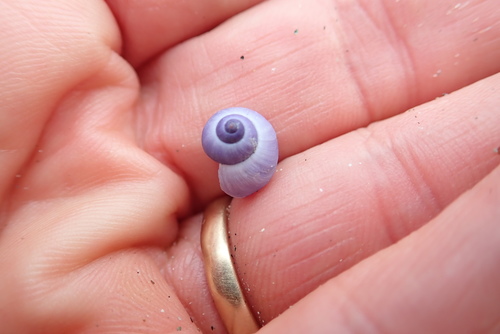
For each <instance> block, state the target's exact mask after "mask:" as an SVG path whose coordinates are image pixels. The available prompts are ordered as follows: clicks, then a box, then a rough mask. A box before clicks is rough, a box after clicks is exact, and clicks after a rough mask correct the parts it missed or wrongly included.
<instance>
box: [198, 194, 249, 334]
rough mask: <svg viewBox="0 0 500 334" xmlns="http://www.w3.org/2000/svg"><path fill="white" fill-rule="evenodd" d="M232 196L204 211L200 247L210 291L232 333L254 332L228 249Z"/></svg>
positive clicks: (227, 327)
mask: <svg viewBox="0 0 500 334" xmlns="http://www.w3.org/2000/svg"><path fill="white" fill-rule="evenodd" d="M229 204H230V198H221V199H218V200H216V201H214V202H213V203H212V204H210V205H209V206H208V207H207V209H206V210H205V212H204V215H203V224H202V227H201V250H202V252H203V260H204V263H205V273H206V276H207V281H208V287H209V289H210V294H211V295H212V298H213V300H214V303H215V307H216V308H217V311H218V312H219V315H220V317H221V319H222V322H223V323H224V326H225V327H226V330H227V331H228V333H230V334H253V333H255V332H257V331H258V330H259V326H258V324H257V322H256V321H255V318H254V316H253V314H252V312H251V311H250V308H249V307H248V304H247V303H246V302H245V298H244V296H243V291H242V290H241V287H240V284H239V282H238V277H237V276H236V271H235V269H234V265H233V262H232V261H231V255H230V252H229V243H228V233H227V217H228V206H229Z"/></svg>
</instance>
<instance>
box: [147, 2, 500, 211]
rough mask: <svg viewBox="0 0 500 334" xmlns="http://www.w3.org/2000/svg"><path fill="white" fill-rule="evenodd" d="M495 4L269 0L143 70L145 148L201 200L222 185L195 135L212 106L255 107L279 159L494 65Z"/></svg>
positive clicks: (446, 89)
mask: <svg viewBox="0 0 500 334" xmlns="http://www.w3.org/2000/svg"><path fill="white" fill-rule="evenodd" d="M423 8H425V10H424V9H423ZM429 13H432V15H431V14H429ZM497 13H498V11H497V10H496V4H495V2H494V1H484V2H476V3H468V4H467V5H466V6H465V5H464V6H462V7H460V6H458V7H457V8H454V7H453V6H451V7H450V6H449V4H448V3H445V2H436V1H430V0H429V1H424V2H419V3H418V4H413V3H411V2H405V1H400V2H396V1H385V2H383V1H364V2H342V3H337V2H325V1H310V2H308V5H307V6H302V5H301V2H298V1H270V2H265V3H263V4H262V5H260V6H256V7H255V8H252V9H251V10H248V11H245V12H244V13H242V14H241V15H239V16H238V19H237V20H236V19H235V20H230V21H228V22H226V23H224V24H222V25H220V26H219V27H217V28H216V29H214V30H213V31H211V32H209V33H207V34H204V35H203V36H200V37H199V38H197V39H194V40H190V41H187V42H185V43H183V44H182V45H179V46H178V47H176V48H174V49H172V50H171V51H170V52H168V53H166V54H165V55H164V56H163V57H161V58H160V59H159V61H158V62H154V63H152V64H151V66H150V67H149V68H148V69H146V70H145V71H143V72H141V81H142V82H143V83H144V90H143V99H142V102H143V103H141V104H140V106H139V111H140V114H141V117H143V118H141V119H140V120H139V122H140V128H141V129H142V133H144V134H147V135H145V137H144V139H143V141H144V145H145V148H146V150H148V151H149V152H151V153H152V154H154V155H155V156H156V157H157V158H158V159H160V160H161V161H163V162H164V163H165V164H168V165H172V166H175V167H176V168H178V169H179V170H180V171H181V172H182V173H183V175H185V177H186V178H187V180H188V182H189V184H190V185H192V187H193V190H194V193H195V194H197V195H198V196H199V197H200V198H201V199H202V201H203V202H206V201H208V200H209V199H212V198H214V197H215V196H219V195H220V194H221V191H220V189H219V186H218V181H217V172H216V169H217V164H216V163H214V162H212V161H211V160H210V159H209V158H208V157H207V156H206V155H205V154H204V152H203V151H202V148H201V145H200V144H201V142H200V137H201V130H202V128H203V125H204V123H205V121H206V120H207V119H208V118H209V116H211V115H212V114H213V113H214V112H215V111H216V110H218V109H221V108H225V107H230V106H245V107H250V108H253V109H255V110H257V111H259V112H261V113H262V114H263V115H264V116H266V117H267V118H268V119H269V120H270V121H271V123H272V124H273V126H274V127H275V128H276V129H277V132H278V140H279V145H280V156H281V159H284V158H286V157H288V156H291V155H293V154H296V153H298V152H301V151H303V150H305V149H308V148H310V147H312V146H314V145H317V144H320V143H323V142H325V141H327V140H329V139H331V138H334V137H337V136H339V135H341V134H343V133H346V132H349V131H352V130H354V129H356V128H359V127H363V126H366V125H368V124H369V123H370V122H372V121H376V120H381V119H385V118H387V117H390V116H392V115H395V114H397V113H401V112H402V111H404V110H406V109H407V108H410V107H413V106H415V105H418V104H420V103H422V102H424V101H428V100H430V99H433V98H434V97H436V96H441V95H442V94H443V93H449V92H451V91H453V90H455V89H457V88H459V87H463V86H465V85H467V84H470V83H472V82H474V81H476V80H478V79H481V78H484V77H485V76H488V75H491V74H493V73H496V72H497V71H498V70H499V69H500V68H499V66H500V65H499V62H498V61H497V59H499V58H500V47H499V45H500V44H499V43H500V40H499V39H498V36H499V35H500V33H499V29H500V27H499V26H498V25H496V22H497V20H498V15H497ZM276 17H280V19H279V20H276ZM295 32H296V33H295ZM242 56H243V57H242ZM242 58H243V59H242Z"/></svg>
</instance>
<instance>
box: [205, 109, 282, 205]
mask: <svg viewBox="0 0 500 334" xmlns="http://www.w3.org/2000/svg"><path fill="white" fill-rule="evenodd" d="M201 141H202V146H203V150H204V151H205V153H206V154H207V155H208V156H209V157H210V158H211V159H213V160H215V161H216V162H218V163H219V183H220V186H221V189H222V190H223V191H224V192H225V193H226V194H228V195H230V196H233V197H245V196H248V195H250V194H253V193H254V192H256V191H257V190H259V189H261V188H262V187H264V186H265V185H266V184H267V183H268V182H269V181H270V180H271V177H272V176H273V174H274V172H275V171H276V165H277V164H278V140H277V138H276V132H275V131H274V128H273V127H272V125H271V124H270V123H269V122H268V121H267V120H266V119H265V118H264V116H262V115H260V114H259V113H257V112H256V111H253V110H251V109H247V108H242V107H233V108H227V109H222V110H220V111H218V112H217V113H215V114H214V115H213V116H212V117H211V118H210V119H209V120H208V121H207V124H206V125H205V127H204V128H203V133H202V138H201Z"/></svg>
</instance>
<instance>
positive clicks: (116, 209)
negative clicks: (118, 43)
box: [0, 1, 195, 333]
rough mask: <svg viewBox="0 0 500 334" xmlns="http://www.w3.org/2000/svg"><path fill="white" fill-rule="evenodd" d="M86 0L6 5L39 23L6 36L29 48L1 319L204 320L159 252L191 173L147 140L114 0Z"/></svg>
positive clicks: (5, 237)
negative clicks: (193, 316)
mask: <svg viewBox="0 0 500 334" xmlns="http://www.w3.org/2000/svg"><path fill="white" fill-rule="evenodd" d="M81 4H82V2H80V1H73V2H70V1H66V2H64V3H62V2H54V3H47V2H44V4H43V8H41V7H40V10H39V11H37V10H35V9H37V8H39V7H38V5H37V4H36V3H32V4H31V7H30V4H29V3H27V2H23V3H22V4H14V5H13V4H9V5H6V4H3V5H2V6H3V9H9V11H7V14H11V15H12V17H13V19H14V21H9V20H8V21H7V22H9V23H10V24H12V25H14V27H17V26H19V27H22V28H23V29H27V30H29V34H28V33H26V34H27V37H26V36H25V37H26V38H27V39H26V40H25V39H24V38H23V37H22V36H20V37H21V38H20V40H19V41H20V42H19V43H17V42H16V40H12V39H9V38H6V39H4V40H3V43H2V45H3V46H4V48H3V50H4V51H5V52H7V55H8V56H12V57H13V58H12V59H14V60H16V61H14V62H13V63H12V66H11V67H10V68H9V70H10V72H9V74H8V75H7V78H8V79H9V81H7V82H6V83H7V88H8V89H9V90H8V93H10V94H7V93H5V91H4V93H5V94H6V95H5V96H7V97H6V101H8V106H9V108H11V109H7V111H6V112H5V113H4V114H3V115H2V117H4V116H5V117H6V118H7V120H8V121H9V122H10V123H8V125H10V126H11V127H12V129H8V130H9V131H10V132H9V133H10V135H12V136H13V137H14V138H13V139H12V140H11V139H10V138H7V137H5V138H7V140H10V141H8V143H12V145H17V146H13V147H15V148H16V149H17V150H19V151H22V152H21V153H20V154H19V156H18V157H15V158H16V159H18V160H16V161H14V163H12V164H11V166H10V167H9V168H11V169H12V172H13V173H14V175H15V174H17V175H19V177H18V178H16V183H15V185H13V186H12V187H11V189H9V190H10V192H9V194H8V196H6V199H5V200H4V201H3V202H2V206H1V208H2V211H1V214H0V217H1V224H2V230H1V236H0V254H1V256H0V267H1V268H2V269H3V270H5V271H6V272H7V271H8V272H9V275H2V276H1V277H0V295H1V296H2V298H0V319H1V320H0V321H1V322H2V331H5V332H9V333H29V332H40V330H42V331H44V332H50V333H69V332H72V331H92V330H96V331H101V332H106V331H108V332H110V331H113V332H116V331H118V332H123V333H127V332H145V331H148V332H151V333H154V332H164V331H165V330H170V331H175V329H176V328H179V327H182V328H184V330H195V327H194V325H193V324H192V323H191V321H190V320H189V317H188V316H187V313H186V312H185V311H184V309H183V307H182V305H181V304H180V302H179V300H178V299H177V298H176V297H175V295H174V294H173V290H172V289H171V287H169V285H168V284H167V283H166V282H165V281H164V280H163V279H161V274H160V269H159V268H158V267H157V266H156V265H155V264H156V262H155V261H156V260H155V257H157V256H158V253H159V254H160V255H161V254H163V256H164V252H163V251H162V249H163V248H164V247H166V246H167V245H168V244H169V243H171V242H172V241H173V240H174V239H175V238H176V231H177V217H178V216H181V215H183V214H185V210H184V207H185V205H186V202H187V189H186V186H185V184H184V182H183V181H182V180H181V178H180V177H179V176H178V175H177V174H175V173H174V172H172V171H170V170H168V169H166V168H165V166H163V165H161V164H160V163H159V162H158V161H156V160H155V159H153V158H152V157H150V156H149V155H147V154H146V153H144V152H143V151H142V150H140V149H139V148H137V146H136V144H135V141H134V140H135V138H134V132H133V128H134V126H133V122H132V120H133V115H132V106H133V105H134V103H135V101H136V98H137V91H138V88H137V87H138V84H137V81H136V79H135V77H134V75H133V72H132V70H131V68H130V67H129V66H128V64H126V63H125V62H124V61H123V59H121V58H120V57H118V56H117V54H116V53H115V52H114V51H113V42H110V41H109V40H108V39H109V38H110V36H111V37H113V36H115V35H114V32H116V31H115V30H113V29H114V26H113V24H112V23H110V22H112V21H110V19H111V16H110V15H109V12H107V8H106V7H105V6H103V5H102V3H101V2H91V1H87V2H85V6H81ZM3 13H4V12H3V11H2V14H3ZM66 18H67V20H66ZM94 18H97V19H98V21H94ZM15 20H18V21H15ZM61 20H62V21H61ZM101 20H104V21H106V20H107V21H108V22H107V23H103V22H101ZM2 22H4V21H2ZM66 25H67V26H68V27H69V28H68V29H67V30H64V29H63V28H64V27H65V26H66ZM106 27H111V28H112V29H111V30H109V29H108V30H106V29H102V30H101V28H106ZM2 31H4V30H2ZM89 32H90V35H89ZM5 34H6V33H4V35H3V37H5V36H6V35H5ZM82 39H85V42H83V43H80V42H81V40H82ZM90 40H91V41H90ZM11 46H12V48H13V49H15V52H14V53H12V54H10V53H8V52H9V50H11ZM22 47H24V48H25V49H22ZM88 47H90V49H88ZM23 50H24V52H28V51H33V52H34V53H32V54H30V56H31V57H33V58H34V59H32V58H29V57H28V56H26V58H25V56H24V54H22V55H18V54H17V53H20V52H22V51H23ZM28 53H29V52H28ZM16 57H20V58H19V59H18V58H16ZM45 70H47V72H45ZM38 71H39V72H38ZM17 78H20V79H17ZM21 79H22V80H21ZM2 80H3V78H2ZM23 80H24V81H23ZM9 85H11V86H9ZM24 85H26V87H25V86H24ZM47 85H48V86H50V87H48V86H47ZM7 116H11V118H12V119H11V118H9V117H7ZM17 117H19V119H18V118H17ZM23 120H24V121H26V120H31V121H33V122H35V121H36V122H38V123H36V124H29V125H27V128H23V127H22V125H23V124H25V123H23ZM1 124H2V126H4V123H1ZM27 130H33V131H35V132H36V133H34V134H33V133H27ZM14 131H18V132H19V133H16V132H14ZM2 135H3V133H2ZM23 136H26V137H27V138H28V139H25V138H23ZM15 139H17V140H19V141H20V142H17V141H16V140H15ZM30 145H31V146H30ZM33 149H34V150H35V151H34V156H33V157H32V159H26V156H27V155H28V154H29V152H28V153H26V152H27V151H29V150H31V151H33ZM22 155H24V156H22ZM23 159H24V160H23ZM16 164H17V166H16ZM20 165H22V166H23V167H22V171H19V170H15V168H20V167H19V166H20ZM2 172H3V170H2ZM6 172H7V171H6ZM145 246H147V247H149V248H144V247H145ZM122 326H123V327H122Z"/></svg>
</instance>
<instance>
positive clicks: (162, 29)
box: [106, 0, 262, 67]
mask: <svg viewBox="0 0 500 334" xmlns="http://www.w3.org/2000/svg"><path fill="white" fill-rule="evenodd" d="M260 1H262V0H245V1H230V2H228V1H220V0H213V1H189V2H182V3H180V2H178V1H162V2H158V1H152V0H146V1H145V0H140V1H126V2H125V1H121V0H107V1H106V2H107V4H108V6H109V7H110V8H111V10H112V11H113V14H114V15H115V18H116V20H117V21H118V24H119V25H120V29H121V33H122V39H123V48H124V49H123V55H124V57H125V58H126V59H127V61H129V62H130V63H131V64H132V65H133V66H135V67H138V66H140V65H141V64H142V63H144V62H146V61H148V60H149V59H151V58H152V57H153V56H156V55H157V54H158V53H160V52H161V51H164V50H167V49H168V48H170V47H172V46H173V45H175V44H177V43H180V42H182V41H184V40H186V39H189V38H191V37H194V36H196V35H199V34H201V33H204V32H206V31H208V30H210V29H212V28H213V27H215V26H216V25H217V24H219V23H220V22H222V21H224V20H226V19H228V18H230V17H231V16H233V15H235V14H237V13H238V12H240V11H243V10H245V9H247V8H249V7H251V6H253V5H254V4H256V3H259V2H260Z"/></svg>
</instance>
